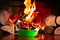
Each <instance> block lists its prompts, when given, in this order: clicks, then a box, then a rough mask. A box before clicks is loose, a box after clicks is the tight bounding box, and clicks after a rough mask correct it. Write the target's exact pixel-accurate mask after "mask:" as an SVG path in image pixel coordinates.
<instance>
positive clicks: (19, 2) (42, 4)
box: [0, 0, 60, 16]
mask: <svg viewBox="0 0 60 40" xmlns="http://www.w3.org/2000/svg"><path fill="white" fill-rule="evenodd" d="M23 2H24V0H0V9H7V8H8V6H11V7H12V10H14V7H15V8H16V10H17V12H19V11H18V10H20V9H21V10H23V9H24V7H25V6H24V4H23ZM35 2H36V6H37V8H46V9H48V10H50V13H51V14H54V15H56V16H58V15H60V2H59V1H57V0H56V1H53V0H48V1H47V0H35ZM19 8H20V9H19ZM14 11H15V10H14ZM14 11H13V12H14ZM21 12H22V11H21Z"/></svg>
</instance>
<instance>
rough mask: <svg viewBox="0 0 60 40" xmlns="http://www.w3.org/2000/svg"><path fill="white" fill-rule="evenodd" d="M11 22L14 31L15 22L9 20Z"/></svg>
mask: <svg viewBox="0 0 60 40" xmlns="http://www.w3.org/2000/svg"><path fill="white" fill-rule="evenodd" d="M9 22H11V24H12V27H13V29H14V22H13V21H12V20H11V19H9Z"/></svg>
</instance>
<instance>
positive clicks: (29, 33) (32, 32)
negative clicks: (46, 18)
mask: <svg viewBox="0 0 60 40" xmlns="http://www.w3.org/2000/svg"><path fill="white" fill-rule="evenodd" d="M17 33H18V36H23V37H34V36H37V35H38V31H37V30H18V31H17Z"/></svg>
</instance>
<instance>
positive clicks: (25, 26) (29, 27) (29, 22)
mask: <svg viewBox="0 0 60 40" xmlns="http://www.w3.org/2000/svg"><path fill="white" fill-rule="evenodd" d="M24 4H25V6H26V8H25V9H24V15H26V17H24V18H23V20H22V21H21V22H20V23H19V24H18V26H17V27H19V29H20V30H18V31H17V33H18V35H19V36H23V37H33V36H36V35H37V34H38V31H39V26H38V24H36V23H34V22H33V19H34V17H35V16H34V15H33V12H34V11H35V9H36V6H35V1H34V2H33V3H31V0H25V1H24Z"/></svg>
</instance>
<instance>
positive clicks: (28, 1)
mask: <svg viewBox="0 0 60 40" xmlns="http://www.w3.org/2000/svg"><path fill="white" fill-rule="evenodd" d="M24 4H25V6H26V8H25V9H24V13H25V14H26V15H27V17H26V21H29V22H31V21H32V19H33V18H34V16H33V15H32V13H33V12H34V10H35V9H36V6H35V1H34V2H33V3H32V4H31V0H25V1H24Z"/></svg>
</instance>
